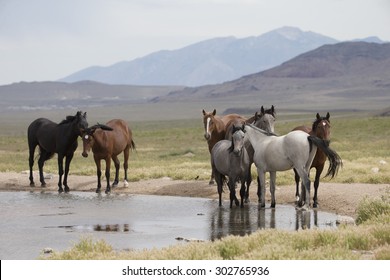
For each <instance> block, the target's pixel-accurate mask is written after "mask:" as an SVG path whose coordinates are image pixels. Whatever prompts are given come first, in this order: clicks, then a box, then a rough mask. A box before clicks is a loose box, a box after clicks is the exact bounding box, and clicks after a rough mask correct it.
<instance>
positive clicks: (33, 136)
mask: <svg viewBox="0 0 390 280" xmlns="http://www.w3.org/2000/svg"><path fill="white" fill-rule="evenodd" d="M87 127H88V122H87V114H86V113H84V114H83V113H82V112H80V111H79V112H77V114H76V115H75V116H67V117H66V119H65V120H63V121H62V122H61V123H59V124H57V123H55V122H52V121H51V120H48V119H45V118H39V119H36V120H35V121H33V122H32V123H31V124H30V125H29V127H28V129H27V137H28V147H29V165H30V186H35V183H34V177H33V165H34V153H35V148H36V147H37V146H39V151H40V155H39V159H38V167H39V180H40V182H41V186H42V187H44V186H45V185H46V183H45V179H44V177H43V165H44V163H45V161H46V160H48V159H50V158H52V157H53V156H54V154H55V153H57V154H58V173H59V181H58V192H60V193H61V192H63V191H64V190H63V188H62V184H63V185H64V186H65V192H69V187H68V173H69V166H70V162H71V161H72V158H73V155H74V151H75V150H76V149H77V137H78V136H81V133H82V131H83V130H84V129H86V128H87ZM64 157H65V175H64V168H63V160H64ZM62 175H64V181H63V183H62Z"/></svg>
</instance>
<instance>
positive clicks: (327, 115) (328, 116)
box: [326, 112, 330, 121]
mask: <svg viewBox="0 0 390 280" xmlns="http://www.w3.org/2000/svg"><path fill="white" fill-rule="evenodd" d="M329 118H330V114H329V112H328V113H327V114H326V119H327V120H328V121H329Z"/></svg>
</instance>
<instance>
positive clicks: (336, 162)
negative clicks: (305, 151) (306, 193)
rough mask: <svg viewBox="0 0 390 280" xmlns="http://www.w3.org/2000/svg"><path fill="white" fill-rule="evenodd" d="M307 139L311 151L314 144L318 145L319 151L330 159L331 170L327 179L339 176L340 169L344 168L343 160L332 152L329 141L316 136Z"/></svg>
mask: <svg viewBox="0 0 390 280" xmlns="http://www.w3.org/2000/svg"><path fill="white" fill-rule="evenodd" d="M307 139H308V140H309V143H310V150H311V148H312V146H311V145H312V144H314V145H316V146H317V148H318V149H320V150H321V151H322V152H323V153H324V154H325V155H326V157H327V158H328V160H329V168H328V172H327V173H326V175H325V177H328V176H331V179H332V178H333V177H334V176H336V175H337V173H338V171H339V169H340V167H342V166H343V161H342V160H341V157H340V156H339V155H338V154H337V153H336V151H334V150H332V149H331V148H330V147H329V143H330V141H329V140H324V139H321V138H318V137H316V136H308V137H307Z"/></svg>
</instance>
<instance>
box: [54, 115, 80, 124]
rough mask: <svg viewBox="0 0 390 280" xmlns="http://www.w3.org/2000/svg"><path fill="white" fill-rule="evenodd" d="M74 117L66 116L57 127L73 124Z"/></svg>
mask: <svg viewBox="0 0 390 280" xmlns="http://www.w3.org/2000/svg"><path fill="white" fill-rule="evenodd" d="M75 118H76V117H75V116H67V117H66V119H65V120H62V121H61V122H60V123H59V124H58V125H63V124H67V123H71V122H73V120H74V119H75Z"/></svg>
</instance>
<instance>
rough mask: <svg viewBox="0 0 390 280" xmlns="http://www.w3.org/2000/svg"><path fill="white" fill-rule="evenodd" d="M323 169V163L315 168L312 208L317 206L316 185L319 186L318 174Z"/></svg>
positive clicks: (319, 174)
mask: <svg viewBox="0 0 390 280" xmlns="http://www.w3.org/2000/svg"><path fill="white" fill-rule="evenodd" d="M323 169H324V164H323V165H322V166H318V167H317V168H316V177H315V179H314V196H313V207H314V208H317V207H318V200H317V192H318V187H319V186H320V176H321V173H322V170H323Z"/></svg>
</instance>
